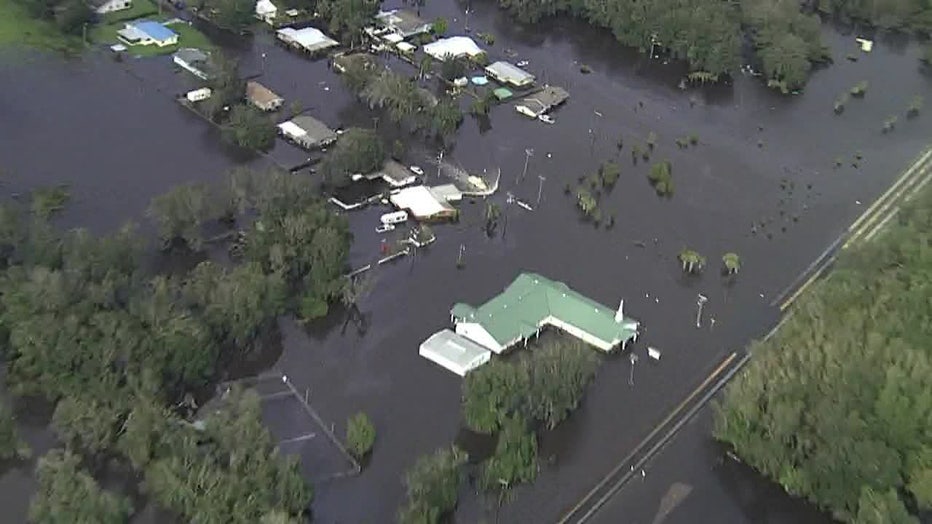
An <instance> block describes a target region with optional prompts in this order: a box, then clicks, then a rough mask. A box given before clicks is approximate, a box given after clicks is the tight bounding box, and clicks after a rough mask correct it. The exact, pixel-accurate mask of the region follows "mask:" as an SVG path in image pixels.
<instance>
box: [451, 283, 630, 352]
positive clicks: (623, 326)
mask: <svg viewBox="0 0 932 524" xmlns="http://www.w3.org/2000/svg"><path fill="white" fill-rule="evenodd" d="M451 314H452V315H453V317H454V318H455V319H456V320H457V321H460V322H475V323H478V324H480V325H481V326H482V327H483V328H484V329H485V330H486V331H487V332H488V333H489V335H491V336H492V338H494V339H495V340H496V341H497V342H498V343H499V344H502V345H509V344H511V343H513V342H515V341H516V340H520V339H523V338H528V337H530V336H531V335H533V334H534V333H536V332H537V331H538V330H539V329H540V328H541V327H543V325H544V324H545V323H546V322H545V321H546V320H548V319H549V318H550V317H552V318H554V319H556V320H558V321H560V322H563V323H565V324H569V325H571V326H573V327H575V328H577V329H579V330H582V331H584V332H586V333H588V334H590V335H592V336H594V337H596V338H598V339H599V340H602V341H604V342H606V343H612V342H614V343H618V342H623V341H626V340H628V339H631V338H633V337H635V336H636V334H637V328H638V322H637V321H636V320H633V319H631V318H627V317H623V318H621V319H620V320H618V321H616V320H615V315H616V312H615V310H614V309H612V308H610V307H607V306H604V305H602V304H599V303H598V302H596V301H594V300H592V299H590V298H588V297H585V296H583V295H581V294H579V293H577V292H576V291H573V290H572V289H570V288H569V286H567V285H566V284H564V283H563V282H556V281H553V280H550V279H548V278H545V277H542V276H541V275H538V274H536V273H522V274H520V275H518V278H516V279H515V280H514V282H512V283H511V284H510V285H509V286H508V287H507V288H506V289H505V291H503V292H502V293H501V294H499V295H498V296H496V297H494V298H492V299H491V300H489V301H488V302H486V303H485V304H483V305H481V306H479V307H478V308H474V307H471V306H469V305H467V304H456V305H455V306H453V310H452V311H451Z"/></svg>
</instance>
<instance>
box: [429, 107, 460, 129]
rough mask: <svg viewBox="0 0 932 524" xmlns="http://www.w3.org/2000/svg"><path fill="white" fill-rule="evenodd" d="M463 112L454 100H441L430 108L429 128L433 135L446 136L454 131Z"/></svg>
mask: <svg viewBox="0 0 932 524" xmlns="http://www.w3.org/2000/svg"><path fill="white" fill-rule="evenodd" d="M462 121H463V112H462V111H460V107H459V105H457V104H456V102H455V101H454V100H443V101H442V102H440V103H439V104H437V105H435V106H433V107H432V108H431V110H430V129H431V132H432V133H433V134H434V136H436V137H439V138H441V139H442V138H446V137H448V136H450V135H452V134H453V133H455V132H456V129H457V128H458V127H459V125H460V123H462Z"/></svg>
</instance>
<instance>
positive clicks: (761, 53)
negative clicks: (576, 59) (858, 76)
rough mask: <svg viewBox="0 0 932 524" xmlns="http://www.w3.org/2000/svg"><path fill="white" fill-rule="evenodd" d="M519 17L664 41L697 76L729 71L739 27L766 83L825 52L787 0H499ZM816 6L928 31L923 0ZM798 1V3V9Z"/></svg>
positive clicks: (849, 0)
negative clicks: (564, 20) (565, 18)
mask: <svg viewBox="0 0 932 524" xmlns="http://www.w3.org/2000/svg"><path fill="white" fill-rule="evenodd" d="M498 3H499V5H500V6H501V7H503V8H505V9H506V10H508V11H509V12H510V13H512V14H513V15H514V16H515V17H516V18H517V19H518V20H519V21H521V22H524V23H536V22H538V21H539V20H541V19H543V18H547V17H553V16H558V15H564V14H569V15H573V16H577V17H579V18H582V19H584V20H586V21H588V22H589V23H591V24H593V25H597V26H600V27H604V28H606V29H608V30H610V31H611V32H612V34H613V35H614V36H615V38H616V39H617V40H618V41H619V42H621V43H622V44H624V45H627V46H630V47H634V48H636V49H639V50H640V51H641V52H642V53H648V52H650V51H651V50H652V48H653V47H654V44H656V50H664V49H666V50H667V51H668V52H669V53H670V55H672V56H673V57H674V58H677V59H681V60H684V61H686V62H687V63H688V64H689V66H690V68H691V69H692V71H693V73H692V74H691V75H690V78H692V79H693V80H697V81H706V80H716V79H718V78H719V77H720V75H723V74H728V73H732V72H734V71H735V70H736V69H737V68H738V67H739V66H740V65H741V63H740V61H741V42H742V39H743V37H744V34H745V31H746V32H747V33H748V34H749V36H750V37H751V39H752V40H753V42H754V45H755V48H756V50H757V53H758V57H759V58H760V60H761V62H762V64H763V70H764V73H765V74H766V76H767V80H768V81H769V83H770V85H771V86H773V87H776V88H779V89H781V90H783V91H789V90H793V89H798V88H800V87H802V86H803V85H804V84H805V81H806V78H807V76H808V73H809V70H810V69H811V66H812V64H813V63H816V62H821V61H824V60H826V59H827V58H828V56H827V52H826V50H825V48H824V46H823V45H822V42H821V39H820V36H819V20H818V18H817V17H816V16H815V15H813V14H807V13H811V7H810V8H805V7H803V6H801V5H800V3H799V2H795V1H792V0H776V1H767V0H741V1H740V2H731V3H730V2H724V1H722V0H649V1H646V2H630V1H627V0H551V1H547V2H541V1H538V0H498ZM814 7H816V8H818V9H819V10H820V11H823V12H831V13H836V14H845V15H847V16H850V17H853V18H856V19H859V20H862V21H866V22H869V23H872V24H876V25H879V26H881V27H892V28H900V29H912V30H917V31H922V32H929V30H930V29H932V5H930V4H929V3H928V2H926V1H924V0H885V1H879V0H878V1H873V2H866V1H861V0H824V1H820V0H816V4H815V6H814ZM801 9H805V11H801Z"/></svg>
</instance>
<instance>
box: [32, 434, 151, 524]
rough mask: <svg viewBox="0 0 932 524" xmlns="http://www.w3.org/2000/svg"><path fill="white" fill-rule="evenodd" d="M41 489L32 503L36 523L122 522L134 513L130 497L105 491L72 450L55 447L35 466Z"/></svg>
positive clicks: (105, 523)
mask: <svg viewBox="0 0 932 524" xmlns="http://www.w3.org/2000/svg"><path fill="white" fill-rule="evenodd" d="M36 477H37V478H38V481H39V489H38V491H37V492H36V495H35V497H34V498H33V499H32V504H31V505H30V506H29V520H30V521H31V522H34V523H36V524H71V523H74V522H87V523H90V522H95V523H99V524H122V523H125V522H129V516H130V513H131V512H132V507H131V506H130V503H129V500H127V499H126V498H125V497H123V496H120V495H117V494H115V493H111V492H109V491H106V490H103V489H101V488H100V486H98V485H97V482H96V481H94V478H93V477H91V476H90V475H89V474H88V473H87V472H86V471H84V470H83V469H82V468H81V464H80V459H79V457H78V456H77V455H74V454H72V453H71V452H69V451H62V450H59V449H53V450H52V451H49V452H48V453H47V454H46V455H45V456H44V457H42V458H40V459H39V464H38V466H37V467H36Z"/></svg>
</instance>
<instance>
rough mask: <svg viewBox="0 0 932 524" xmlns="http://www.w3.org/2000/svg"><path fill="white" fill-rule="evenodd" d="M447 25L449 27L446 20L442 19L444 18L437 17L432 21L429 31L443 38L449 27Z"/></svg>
mask: <svg viewBox="0 0 932 524" xmlns="http://www.w3.org/2000/svg"><path fill="white" fill-rule="evenodd" d="M449 25H450V24H449V23H448V22H447V19H446V18H444V17H442V16H438V17H437V18H436V19H435V20H434V23H433V25H431V26H430V30H431V31H432V32H433V33H434V34H435V35H438V36H443V35H444V34H446V32H447V28H448V27H449Z"/></svg>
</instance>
